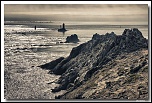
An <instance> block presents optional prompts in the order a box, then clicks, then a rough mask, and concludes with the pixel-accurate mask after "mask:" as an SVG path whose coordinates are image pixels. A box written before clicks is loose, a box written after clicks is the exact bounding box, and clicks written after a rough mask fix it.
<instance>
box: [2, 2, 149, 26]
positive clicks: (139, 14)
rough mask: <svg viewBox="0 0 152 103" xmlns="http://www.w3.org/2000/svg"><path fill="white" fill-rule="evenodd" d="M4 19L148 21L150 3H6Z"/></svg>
mask: <svg viewBox="0 0 152 103" xmlns="http://www.w3.org/2000/svg"><path fill="white" fill-rule="evenodd" d="M4 21H76V22H109V23H112V22H113V23H116V22H117V23H119V24H131V25H134V24H137V25H148V5H147V4H5V5H4Z"/></svg>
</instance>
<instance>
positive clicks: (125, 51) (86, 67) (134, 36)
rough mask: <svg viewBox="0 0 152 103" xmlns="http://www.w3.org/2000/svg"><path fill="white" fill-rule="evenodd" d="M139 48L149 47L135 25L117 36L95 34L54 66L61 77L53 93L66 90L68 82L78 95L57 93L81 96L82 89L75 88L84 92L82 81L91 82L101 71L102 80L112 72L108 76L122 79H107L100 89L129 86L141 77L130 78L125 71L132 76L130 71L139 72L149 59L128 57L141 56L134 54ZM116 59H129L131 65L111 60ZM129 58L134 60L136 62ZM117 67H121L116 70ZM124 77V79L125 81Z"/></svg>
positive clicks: (116, 88)
mask: <svg viewBox="0 0 152 103" xmlns="http://www.w3.org/2000/svg"><path fill="white" fill-rule="evenodd" d="M142 49H146V50H147V49H148V40H147V39H145V38H144V37H143V36H142V33H141V32H140V31H139V30H138V29H136V28H134V29H125V30H124V32H123V34H122V35H118V36H117V35H116V34H115V33H114V32H111V33H106V34H105V35H99V34H94V35H93V37H92V39H91V40H90V41H88V42H86V43H83V44H81V45H79V46H78V47H75V48H73V49H72V51H71V53H70V55H69V56H68V57H67V58H65V59H63V60H62V61H61V62H60V63H58V64H57V65H56V66H55V67H54V69H53V70H52V71H53V73H55V74H60V75H61V77H60V78H59V80H58V83H59V84H60V85H59V87H56V88H55V89H54V90H53V92H58V91H60V90H62V89H66V90H67V89H68V88H69V87H71V85H69V84H72V91H71V92H72V93H73V92H75V93H77V92H78V95H77V96H74V95H72V94H71V93H70V92H69V93H67V94H65V95H62V96H60V98H62V97H63V98H83V97H82V95H83V93H84V92H80V91H77V90H76V89H77V88H79V89H82V90H83V91H84V87H83V86H86V85H87V84H85V83H86V82H87V81H90V80H91V79H92V78H96V79H97V78H99V77H96V76H98V73H100V75H101V77H102V76H103V78H101V79H102V80H106V81H107V80H108V79H109V78H110V76H111V75H112V73H115V72H116V73H115V75H114V76H111V79H113V78H116V77H118V76H119V77H121V79H118V80H119V82H118V83H116V84H115V83H114V82H109V83H110V84H108V82H106V84H105V87H106V88H102V90H103V91H104V90H105V89H106V90H108V91H109V92H111V91H115V90H118V89H119V86H120V85H121V86H123V85H128V83H136V82H137V81H138V80H140V78H141V76H139V77H138V75H134V76H132V79H129V77H128V74H130V75H133V73H138V72H139V71H140V70H142V71H143V70H144V69H143V67H145V66H146V65H147V63H148V62H147V60H148V58H147V59H146V60H144V58H145V57H143V59H141V61H140V62H138V59H139V58H138V59H136V58H132V57H130V58H131V59H130V58H128V56H130V55H133V56H138V57H139V56H140V55H139V54H137V53H139V52H138V51H140V50H142ZM119 59H120V60H124V61H125V60H129V63H130V62H131V63H130V66H131V65H132V67H131V68H129V69H126V67H127V66H128V65H127V63H128V61H125V62H123V63H122V66H121V63H117V62H114V60H117V61H119ZM134 59H135V60H134ZM131 60H134V61H136V62H134V61H131ZM138 64H139V65H140V67H138ZM118 65H120V66H121V67H119V66H118ZM116 66H118V67H116ZM125 66H126V67H125ZM136 67H137V68H136ZM103 68H104V70H103V73H104V74H102V72H101V71H102V69H103ZM118 68H122V69H120V70H119V69H118ZM113 69H115V71H113V72H109V71H110V70H113ZM104 71H105V72H104ZM123 76H126V78H127V79H125V78H123ZM111 79H110V80H111ZM102 80H101V81H102ZM124 80H126V81H125V82H124ZM95 81H96V80H95ZM95 81H90V82H95ZM128 81H132V82H128ZM93 84H96V83H93ZM101 84H102V83H101ZM122 84H123V85H122ZM82 85H83V86H82ZM102 85H104V84H102ZM112 86H114V87H112ZM101 87H103V86H101ZM88 89H89V88H88ZM70 90H71V89H70ZM106 93H108V92H106ZM119 93H120V92H119ZM127 93H129V92H127ZM70 94H71V96H70ZM101 94H102V93H101ZM123 94H125V95H123ZM111 95H113V94H109V95H108V94H106V97H105V96H103V97H101V96H100V95H98V96H99V97H98V96H97V98H108V97H109V98H112V96H111ZM114 95H115V96H117V97H115V98H123V99H127V98H136V96H133V97H127V96H126V92H124V93H122V94H121V93H120V94H119V96H118V95H116V94H114ZM69 96H70V97H69ZM90 97H91V96H90ZM86 98H89V97H86ZM93 98H95V97H93Z"/></svg>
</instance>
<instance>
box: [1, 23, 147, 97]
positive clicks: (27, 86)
mask: <svg viewBox="0 0 152 103" xmlns="http://www.w3.org/2000/svg"><path fill="white" fill-rule="evenodd" d="M63 23H64V24H65V27H66V29H67V30H68V31H66V32H64V33H63V32H58V31H57V30H58V29H59V28H60V25H61V26H62V24H63ZM35 26H36V30H35V28H34V27H35ZM131 28H138V29H139V30H140V31H141V32H142V34H143V36H144V37H145V38H147V39H148V25H112V24H103V23H101V22H71V21H68V22H63V21H5V22H4V98H5V99H36V100H40V99H45V100H47V99H55V96H57V95H61V94H62V93H64V92H66V91H65V90H62V91H60V92H58V93H52V92H51V89H53V88H54V87H56V86H58V85H59V84H56V83H55V81H57V80H58V78H59V77H60V75H54V74H49V73H48V72H49V70H46V69H42V68H40V67H38V66H40V65H43V64H45V63H48V62H50V61H52V60H55V59H57V58H59V57H67V56H68V55H69V54H70V51H71V50H72V48H73V47H76V46H78V45H80V44H82V43H85V42H87V41H89V40H91V38H92V36H93V34H95V33H98V34H101V35H104V34H106V33H111V32H114V33H115V34H117V35H122V33H123V31H124V29H131ZM72 34H77V35H78V38H79V40H80V42H78V43H64V42H65V41H66V38H67V36H70V35H72Z"/></svg>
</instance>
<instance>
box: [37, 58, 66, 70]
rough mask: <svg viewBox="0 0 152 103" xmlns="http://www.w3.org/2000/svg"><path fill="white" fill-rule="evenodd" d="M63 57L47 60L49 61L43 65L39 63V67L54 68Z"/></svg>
mask: <svg viewBox="0 0 152 103" xmlns="http://www.w3.org/2000/svg"><path fill="white" fill-rule="evenodd" d="M63 59H64V57H60V58H58V59H56V60H53V61H51V62H49V63H46V64H44V65H40V66H39V67H41V68H43V69H49V70H51V69H54V67H55V66H56V65H57V64H58V63H60V62H61V61H62V60H63Z"/></svg>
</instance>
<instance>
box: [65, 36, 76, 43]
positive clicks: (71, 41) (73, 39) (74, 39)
mask: <svg viewBox="0 0 152 103" xmlns="http://www.w3.org/2000/svg"><path fill="white" fill-rule="evenodd" d="M77 42H79V39H78V36H77V35H76V34H73V35H71V36H68V37H67V38H66V41H65V43H77Z"/></svg>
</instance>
